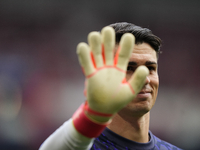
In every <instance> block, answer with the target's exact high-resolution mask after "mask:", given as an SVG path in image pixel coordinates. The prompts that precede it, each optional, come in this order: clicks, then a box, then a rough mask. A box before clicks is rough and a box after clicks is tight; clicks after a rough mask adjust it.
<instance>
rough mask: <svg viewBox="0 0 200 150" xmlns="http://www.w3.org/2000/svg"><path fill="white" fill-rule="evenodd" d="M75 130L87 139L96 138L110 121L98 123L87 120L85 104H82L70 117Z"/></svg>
mask: <svg viewBox="0 0 200 150" xmlns="http://www.w3.org/2000/svg"><path fill="white" fill-rule="evenodd" d="M72 119H73V124H74V127H75V128H76V130H77V131H78V132H79V133H81V134H82V135H84V136H86V137H88V138H94V137H97V136H99V135H100V134H101V132H103V130H104V129H105V127H106V126H107V125H108V124H110V122H111V120H110V121H108V122H106V123H99V122H95V121H93V120H91V119H89V118H88V117H87V116H86V115H85V104H82V105H81V106H80V107H79V108H78V110H77V111H76V112H75V113H74V115H73V116H72Z"/></svg>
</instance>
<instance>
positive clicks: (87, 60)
mask: <svg viewBox="0 0 200 150" xmlns="http://www.w3.org/2000/svg"><path fill="white" fill-rule="evenodd" d="M76 53H77V55H78V59H79V63H80V65H81V67H82V68H83V70H84V74H85V76H88V75H90V74H92V73H93V72H94V71H95V68H94V65H93V62H92V59H91V56H90V49H89V46H88V45H87V44H86V43H83V42H82V43H79V44H78V46H77V51H76Z"/></svg>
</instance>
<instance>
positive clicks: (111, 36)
mask: <svg viewBox="0 0 200 150" xmlns="http://www.w3.org/2000/svg"><path fill="white" fill-rule="evenodd" d="M101 34H102V43H103V46H104V54H105V56H104V57H105V64H106V65H113V57H114V54H113V50H114V46H115V31H114V29H113V28H112V27H104V28H103V29H102V31H101Z"/></svg>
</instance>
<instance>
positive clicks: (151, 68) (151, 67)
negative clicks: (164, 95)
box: [147, 66, 156, 72]
mask: <svg viewBox="0 0 200 150" xmlns="http://www.w3.org/2000/svg"><path fill="white" fill-rule="evenodd" d="M147 68H148V69H149V71H150V72H153V71H156V67H155V66H147Z"/></svg>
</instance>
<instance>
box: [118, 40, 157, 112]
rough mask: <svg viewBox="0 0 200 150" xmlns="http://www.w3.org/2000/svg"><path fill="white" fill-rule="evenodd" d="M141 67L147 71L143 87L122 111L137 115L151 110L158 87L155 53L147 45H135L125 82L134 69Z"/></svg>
mask: <svg viewBox="0 0 200 150" xmlns="http://www.w3.org/2000/svg"><path fill="white" fill-rule="evenodd" d="M141 65H145V66H146V67H147V68H148V69H149V75H148V77H147V79H146V82H145V85H144V87H143V88H142V90H141V92H140V93H139V94H138V95H137V97H136V98H135V99H133V101H131V102H130V103H129V104H128V105H127V106H126V107H125V108H124V109H122V110H125V111H128V112H129V113H131V114H132V113H133V112H134V114H138V115H142V114H145V113H147V112H149V111H150V110H151V108H152V107H153V105H154V104H155V101H156V97H157V93H158V87H159V78H158V71H157V70H158V64H157V57H156V51H155V50H154V49H153V48H152V47H151V46H150V45H149V44H147V43H142V44H138V45H135V47H134V50H133V52H132V54H131V58H130V60H129V64H128V67H127V73H126V80H127V81H128V80H129V79H130V77H131V76H132V75H133V73H134V71H135V70H136V68H137V67H138V66H141Z"/></svg>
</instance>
